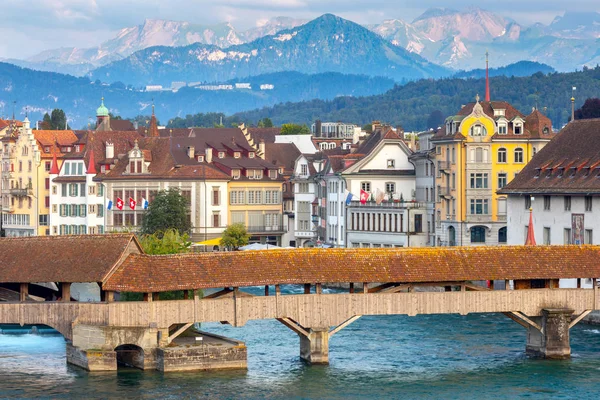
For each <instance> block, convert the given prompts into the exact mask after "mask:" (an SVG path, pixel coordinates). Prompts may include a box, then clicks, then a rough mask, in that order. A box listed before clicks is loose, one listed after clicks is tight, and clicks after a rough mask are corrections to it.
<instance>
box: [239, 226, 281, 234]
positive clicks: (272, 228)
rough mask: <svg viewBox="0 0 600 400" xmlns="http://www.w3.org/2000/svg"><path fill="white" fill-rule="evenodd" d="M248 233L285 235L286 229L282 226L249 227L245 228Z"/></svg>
mask: <svg viewBox="0 0 600 400" xmlns="http://www.w3.org/2000/svg"><path fill="white" fill-rule="evenodd" d="M246 230H247V231H248V233H250V234H257V233H285V232H286V227H285V226H283V225H269V226H264V225H262V226H249V227H247V228H246Z"/></svg>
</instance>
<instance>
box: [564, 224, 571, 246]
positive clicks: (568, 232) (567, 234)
mask: <svg viewBox="0 0 600 400" xmlns="http://www.w3.org/2000/svg"><path fill="white" fill-rule="evenodd" d="M564 243H565V244H572V242H571V229H570V228H565V231H564Z"/></svg>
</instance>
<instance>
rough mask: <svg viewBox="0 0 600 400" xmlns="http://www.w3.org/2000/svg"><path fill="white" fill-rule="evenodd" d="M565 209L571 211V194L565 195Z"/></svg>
mask: <svg viewBox="0 0 600 400" xmlns="http://www.w3.org/2000/svg"><path fill="white" fill-rule="evenodd" d="M565 211H571V196H565Z"/></svg>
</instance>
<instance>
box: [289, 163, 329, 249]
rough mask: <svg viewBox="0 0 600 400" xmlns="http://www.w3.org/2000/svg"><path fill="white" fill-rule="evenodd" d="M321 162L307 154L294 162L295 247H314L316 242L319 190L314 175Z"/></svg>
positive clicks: (318, 169)
mask: <svg viewBox="0 0 600 400" xmlns="http://www.w3.org/2000/svg"><path fill="white" fill-rule="evenodd" d="M321 162H322V161H315V160H314V157H313V156H312V155H309V154H302V155H301V156H300V157H298V159H297V160H296V165H295V167H294V175H293V176H292V179H291V182H292V183H293V185H294V210H295V213H294V214H295V215H294V232H295V233H294V235H295V237H296V247H305V246H307V245H313V246H314V245H316V240H317V224H318V220H317V213H318V209H319V207H318V206H319V205H318V203H317V190H320V187H318V185H317V182H316V180H315V175H316V173H317V172H319V171H320V168H321V167H322V165H321Z"/></svg>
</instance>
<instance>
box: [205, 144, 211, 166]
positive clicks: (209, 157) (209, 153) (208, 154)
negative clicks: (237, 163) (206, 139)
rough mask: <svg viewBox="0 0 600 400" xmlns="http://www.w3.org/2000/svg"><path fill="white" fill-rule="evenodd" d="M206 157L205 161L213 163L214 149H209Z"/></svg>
mask: <svg viewBox="0 0 600 400" xmlns="http://www.w3.org/2000/svg"><path fill="white" fill-rule="evenodd" d="M205 154H206V157H204V159H205V160H206V162H207V163H209V164H210V163H211V162H212V156H213V155H212V147H207V148H206V151H205Z"/></svg>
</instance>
